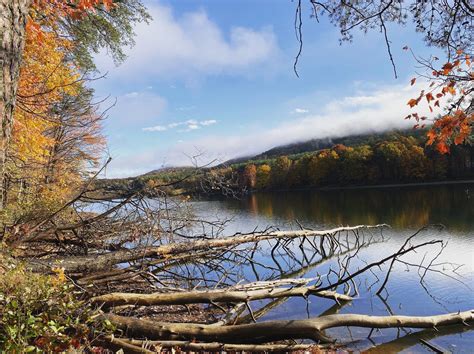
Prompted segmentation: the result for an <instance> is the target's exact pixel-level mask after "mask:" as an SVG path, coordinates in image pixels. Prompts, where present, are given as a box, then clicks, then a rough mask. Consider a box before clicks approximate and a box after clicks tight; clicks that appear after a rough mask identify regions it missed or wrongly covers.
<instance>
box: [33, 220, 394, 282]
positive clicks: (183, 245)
mask: <svg viewBox="0 0 474 354" xmlns="http://www.w3.org/2000/svg"><path fill="white" fill-rule="evenodd" d="M385 227H388V225H386V224H380V225H372V226H369V225H358V226H352V227H337V228H334V229H330V230H296V231H272V232H252V233H250V234H236V235H233V236H229V237H221V238H214V239H204V240H201V239H200V240H197V241H187V242H179V243H172V244H167V245H161V246H158V247H143V248H140V247H138V248H133V249H123V250H119V251H113V252H108V253H104V254H98V255H90V256H77V257H64V258H61V257H56V258H54V260H48V261H47V262H40V261H38V260H37V261H36V262H35V263H32V267H33V269H35V270H37V271H48V270H49V269H51V268H52V267H54V266H57V265H58V264H60V265H61V267H63V268H64V269H65V270H66V271H67V272H70V273H76V272H88V273H90V272H94V271H100V270H103V269H107V268H110V267H112V266H114V265H116V264H119V263H124V262H131V261H136V260H140V259H143V258H147V257H153V258H169V257H174V256H179V255H182V254H189V253H190V252H197V251H202V250H210V249H213V250H214V249H217V248H226V247H234V246H237V245H241V244H246V243H255V242H262V241H266V240H279V239H285V240H292V239H297V238H314V237H333V236H334V235H335V234H337V233H341V232H348V231H359V230H367V229H380V228H385Z"/></svg>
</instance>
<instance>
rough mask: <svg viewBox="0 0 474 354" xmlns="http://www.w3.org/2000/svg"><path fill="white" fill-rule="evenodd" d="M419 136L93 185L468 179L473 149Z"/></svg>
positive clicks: (313, 144) (187, 187)
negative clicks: (442, 148)
mask: <svg viewBox="0 0 474 354" xmlns="http://www.w3.org/2000/svg"><path fill="white" fill-rule="evenodd" d="M425 133H426V132H425V131H420V130H416V131H415V130H405V131H391V132H387V133H383V134H367V135H358V136H349V137H341V138H333V139H329V138H328V139H314V140H311V141H308V142H304V143H298V144H291V145H286V146H282V147H276V148H273V149H271V150H268V151H266V152H264V153H262V154H259V155H256V156H254V157H247V158H242V159H236V160H230V161H227V162H226V163H225V164H222V165H219V166H216V167H212V168H205V169H194V168H191V167H186V168H167V169H161V170H154V171H151V172H149V173H146V174H144V175H142V176H138V177H135V178H127V179H115V180H102V181H99V183H100V184H102V185H103V186H106V188H107V189H108V190H110V191H111V192H112V193H114V192H115V191H126V192H127V193H129V192H131V191H137V190H143V189H148V190H153V189H160V188H162V187H163V186H166V189H167V191H169V192H172V193H178V194H179V193H185V194H186V193H193V192H196V193H201V192H203V191H204V193H211V194H215V193H222V192H225V193H227V192H233V191H239V192H241V191H249V190H268V189H292V188H307V187H316V188H318V187H328V186H331V187H333V186H362V185H379V184H392V183H402V184H403V183H423V182H432V181H446V180H460V179H472V178H474V147H473V146H469V145H466V144H464V145H458V146H453V147H452V149H451V151H450V153H449V154H442V153H440V152H439V151H437V150H436V149H435V148H433V146H431V145H427V144H426V135H425ZM176 181H181V182H180V183H175V182H176Z"/></svg>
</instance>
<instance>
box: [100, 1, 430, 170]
mask: <svg viewBox="0 0 474 354" xmlns="http://www.w3.org/2000/svg"><path fill="white" fill-rule="evenodd" d="M308 3H309V2H308ZM145 4H146V5H147V7H148V8H149V11H150V13H151V15H152V16H153V21H152V22H151V23H150V24H149V25H146V24H140V25H138V26H137V27H136V29H135V31H136V34H137V36H136V45H135V46H134V47H133V48H130V49H127V53H128V58H127V60H126V61H125V62H124V63H123V64H122V65H120V66H118V67H116V66H115V65H114V64H113V62H112V61H111V60H110V58H108V57H107V55H106V53H101V54H100V55H98V56H97V57H96V62H97V65H98V68H99V70H101V72H103V73H105V72H107V77H106V78H105V79H103V80H100V81H97V82H95V83H94V88H95V89H96V95H97V97H98V98H103V97H106V96H110V97H111V98H110V99H109V102H112V101H113V100H116V105H115V106H114V107H113V108H112V109H110V111H109V112H108V116H109V117H108V119H107V121H106V122H105V134H106V136H107V138H108V147H109V153H110V155H111V156H112V158H113V161H112V162H111V164H110V165H109V167H108V169H107V176H108V177H116V176H132V175H138V174H141V173H145V172H148V171H150V170H153V169H156V168H159V167H162V166H173V165H189V164H191V162H192V161H191V159H190V157H191V156H195V155H199V156H200V157H199V159H198V163H199V164H206V163H208V162H209V161H212V160H214V159H219V160H227V159H229V158H233V157H237V156H245V155H251V154H255V153H259V152H262V151H264V150H266V149H269V148H271V147H274V146H277V145H281V144H286V143H291V142H295V141H304V140H308V139H311V138H322V137H328V136H342V135H348V134H356V133H362V132H367V131H381V130H384V129H387V128H393V127H406V126H409V125H412V124H413V122H407V121H405V120H404V119H403V117H404V116H406V114H407V112H408V107H407V106H406V102H407V101H408V99H409V98H411V97H412V96H414V95H416V92H417V90H418V91H419V90H420V87H417V86H415V87H410V86H409V79H410V78H411V77H413V76H414V73H415V70H416V67H415V62H414V60H413V59H412V58H411V56H410V55H409V53H408V52H406V51H404V50H402V47H404V46H405V45H408V46H410V47H411V48H412V49H413V50H414V51H415V52H416V54H417V55H420V56H428V55H429V54H430V53H431V52H432V50H431V49H429V48H426V47H425V46H424V45H423V43H422V41H421V38H420V36H419V35H418V34H416V33H414V31H413V30H412V28H411V27H410V26H407V27H406V28H404V27H399V26H389V27H388V29H389V36H390V40H391V42H392V51H393V54H394V57H395V61H396V64H397V70H398V74H399V78H398V79H395V78H394V74H393V70H392V67H391V64H390V62H389V59H388V55H387V49H386V47H385V44H384V41H383V36H382V34H381V33H378V32H377V31H375V32H372V33H369V34H367V35H365V34H362V33H357V32H356V35H355V38H354V42H353V43H344V44H343V45H342V46H341V45H340V44H339V40H338V39H339V34H338V30H337V29H336V28H335V27H333V26H332V25H331V24H330V23H328V22H327V20H326V19H322V21H321V22H320V23H317V22H316V21H315V20H314V19H311V18H309V16H310V9H309V6H308V5H306V7H305V9H304V10H305V12H304V13H303V18H304V27H303V31H304V32H303V36H304V48H303V54H302V56H301V58H300V62H299V65H298V72H299V74H300V77H299V78H297V77H296V75H295V74H294V72H293V61H294V57H295V55H296V53H297V49H298V43H297V41H296V39H295V31H294V22H293V21H294V10H295V4H294V3H293V2H291V1H290V0H279V1H274V0H260V1H250V0H239V1H237V0H234V1H219V0H212V1H191V0H187V1H184V0H183V1H172V2H171V1H147V2H145Z"/></svg>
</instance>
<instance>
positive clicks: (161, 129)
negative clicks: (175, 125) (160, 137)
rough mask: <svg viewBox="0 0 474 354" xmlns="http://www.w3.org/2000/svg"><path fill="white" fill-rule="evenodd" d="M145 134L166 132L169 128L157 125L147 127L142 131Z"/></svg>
mask: <svg viewBox="0 0 474 354" xmlns="http://www.w3.org/2000/svg"><path fill="white" fill-rule="evenodd" d="M142 130H143V131H145V132H164V131H165V130H168V128H166V127H164V126H162V125H155V126H154V127H147V128H143V129H142Z"/></svg>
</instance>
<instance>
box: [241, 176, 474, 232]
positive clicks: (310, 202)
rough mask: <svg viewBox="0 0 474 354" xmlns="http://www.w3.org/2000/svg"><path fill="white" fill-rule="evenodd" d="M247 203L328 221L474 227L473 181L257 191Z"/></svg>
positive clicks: (290, 216) (277, 213)
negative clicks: (439, 224) (400, 186)
mask: <svg viewBox="0 0 474 354" xmlns="http://www.w3.org/2000/svg"><path fill="white" fill-rule="evenodd" d="M246 207H247V208H249V209H250V210H251V211H252V212H253V213H258V214H261V215H265V216H266V217H278V218H285V219H287V220H294V219H299V220H311V221H316V222H319V223H324V224H349V225H354V224H377V223H383V222H386V223H389V224H391V225H392V226H393V227H395V228H406V227H420V226H423V225H426V224H429V223H442V224H444V225H446V226H448V227H450V228H452V229H456V230H467V229H471V228H472V227H474V185H472V184H471V185H447V186H423V187H409V188H385V189H357V190H356V189H353V190H330V191H292V192H274V193H259V194H253V195H251V196H249V198H248V200H247V201H246Z"/></svg>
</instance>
